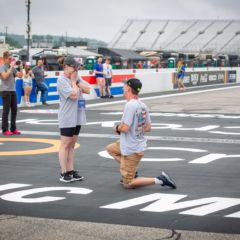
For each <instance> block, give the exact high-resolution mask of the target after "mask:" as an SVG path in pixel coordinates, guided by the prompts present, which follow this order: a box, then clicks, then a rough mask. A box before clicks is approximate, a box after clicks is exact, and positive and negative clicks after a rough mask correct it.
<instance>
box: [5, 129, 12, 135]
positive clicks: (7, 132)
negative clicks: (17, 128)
mask: <svg viewBox="0 0 240 240" xmlns="http://www.w3.org/2000/svg"><path fill="white" fill-rule="evenodd" d="M3 135H6V136H10V135H13V132H11V131H9V130H6V131H4V132H3Z"/></svg>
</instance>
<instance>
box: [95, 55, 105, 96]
mask: <svg viewBox="0 0 240 240" xmlns="http://www.w3.org/2000/svg"><path fill="white" fill-rule="evenodd" d="M102 61H103V58H102V57H99V58H98V59H97V63H95V65H94V73H95V76H96V81H97V85H98V87H99V94H100V98H105V95H104V92H105V78H104V72H103V64H102Z"/></svg>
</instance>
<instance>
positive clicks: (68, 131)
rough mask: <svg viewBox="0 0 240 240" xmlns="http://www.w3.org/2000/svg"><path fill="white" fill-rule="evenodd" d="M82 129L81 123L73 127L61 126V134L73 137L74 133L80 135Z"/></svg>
mask: <svg viewBox="0 0 240 240" xmlns="http://www.w3.org/2000/svg"><path fill="white" fill-rule="evenodd" d="M80 130H81V126H80V125H78V126H76V127H71V128H60V134H61V136H65V137H73V136H74V135H78V134H79V133H80Z"/></svg>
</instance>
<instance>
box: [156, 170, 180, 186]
mask: <svg viewBox="0 0 240 240" xmlns="http://www.w3.org/2000/svg"><path fill="white" fill-rule="evenodd" d="M157 178H158V179H159V180H161V181H162V182H163V184H162V186H168V187H171V188H174V189H175V188H177V186H176V183H175V182H174V181H173V180H172V179H171V178H170V177H169V176H168V174H167V173H165V172H162V174H161V175H160V176H158V177H157Z"/></svg>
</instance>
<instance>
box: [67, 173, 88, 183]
mask: <svg viewBox="0 0 240 240" xmlns="http://www.w3.org/2000/svg"><path fill="white" fill-rule="evenodd" d="M67 173H68V174H69V175H70V176H71V177H72V179H73V181H83V179H84V177H83V176H81V175H80V174H79V172H78V171H75V170H72V171H69V172H67Z"/></svg>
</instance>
